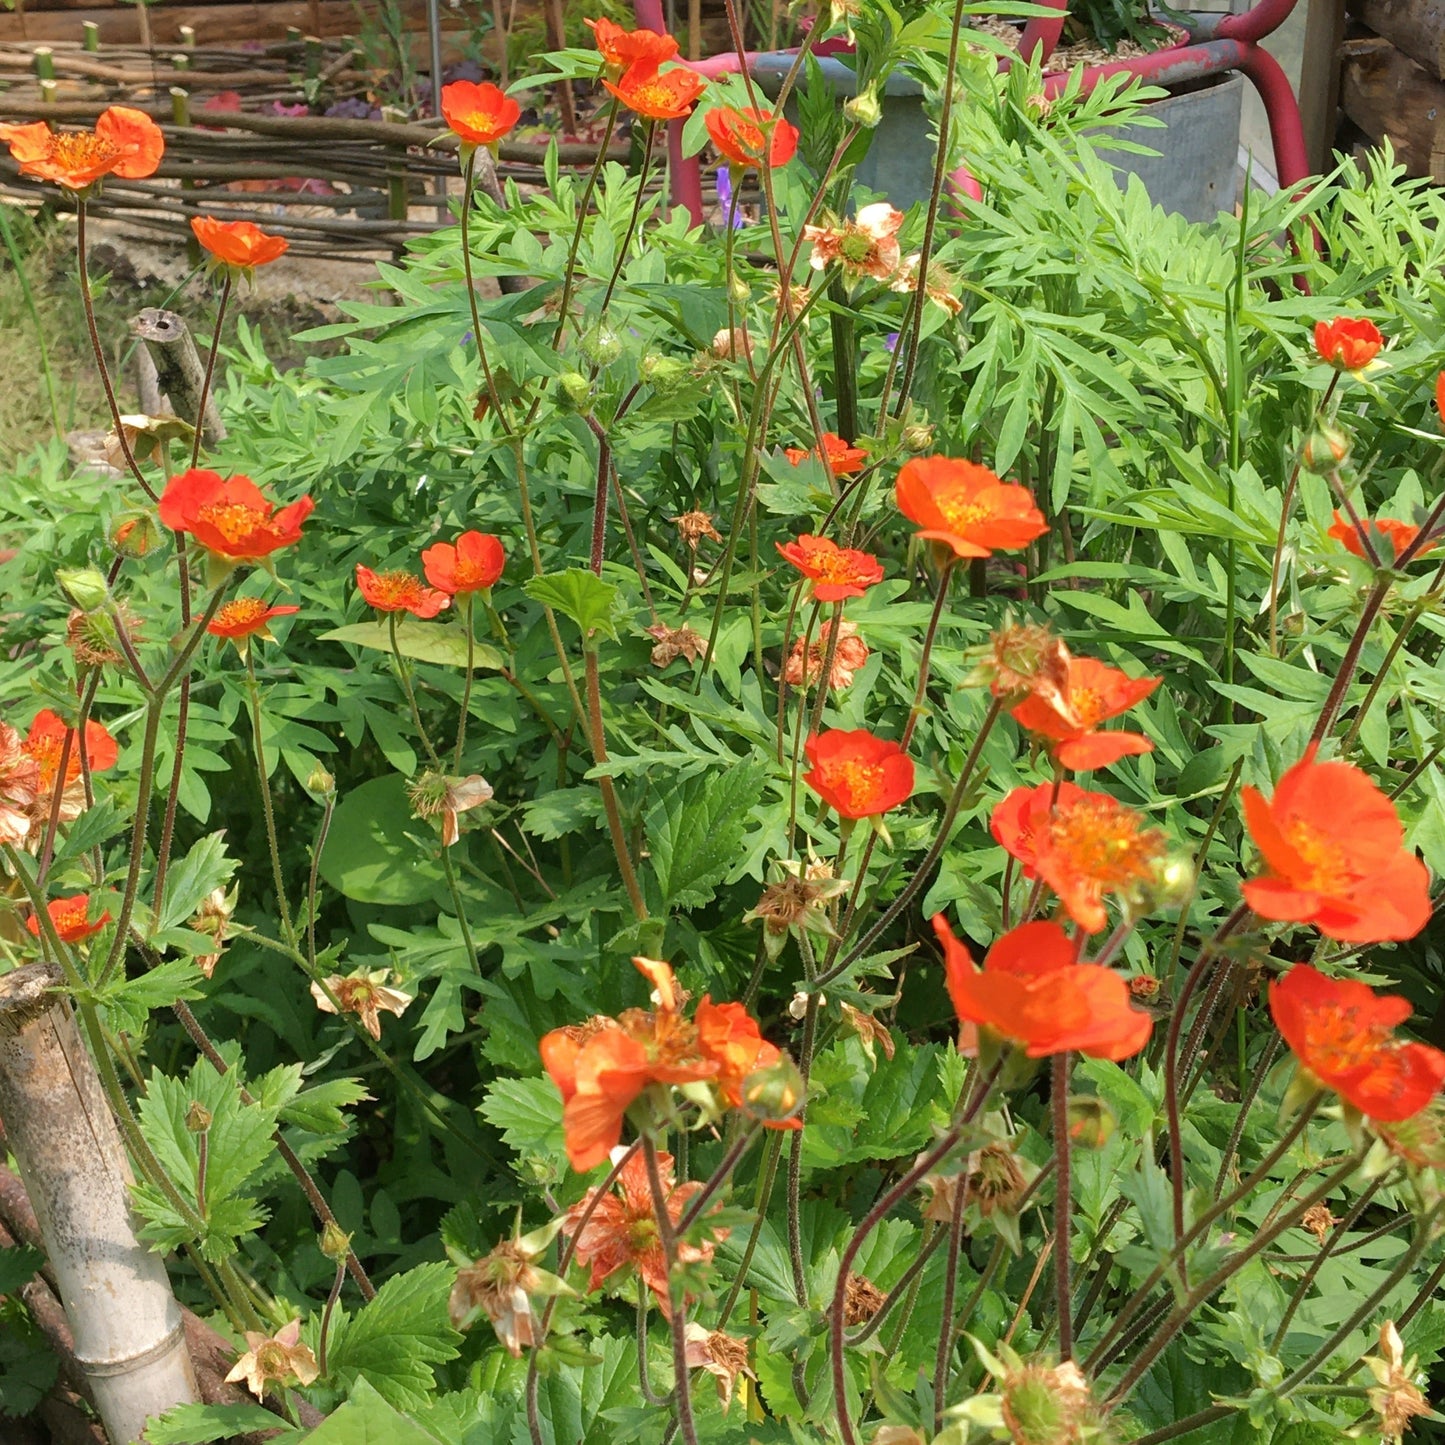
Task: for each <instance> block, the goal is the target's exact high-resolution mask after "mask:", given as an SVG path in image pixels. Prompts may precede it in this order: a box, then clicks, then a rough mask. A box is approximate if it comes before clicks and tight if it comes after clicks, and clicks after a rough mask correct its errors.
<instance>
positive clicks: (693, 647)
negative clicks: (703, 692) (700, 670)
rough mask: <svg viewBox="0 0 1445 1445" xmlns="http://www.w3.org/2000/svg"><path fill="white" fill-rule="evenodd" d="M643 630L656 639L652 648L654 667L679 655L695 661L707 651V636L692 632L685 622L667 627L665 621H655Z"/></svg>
mask: <svg viewBox="0 0 1445 1445" xmlns="http://www.w3.org/2000/svg"><path fill="white" fill-rule="evenodd" d="M643 631H644V632H646V633H647V635H648V636H649V637H653V638H656V639H657V645H656V646H655V647H654V648H653V649H652V665H653V666H654V667H666V666H667V665H668V663H670V662H674V661H676V659H677V658H679V657H685V658H686V659H687V660H688V661H689V662H696V661H697V660H698V658H700V657H702V656H704V655H705V654H706V652H707V638H705V637H704V636H703V635H702V634H701V633H699V632H694V631H693V630H692V628H691V627H689V626H688V625H687V624H686V623H684V624H683V625H682V626H681V627H668V626H667V625H666V624H665V623H662V622H655V623H653V625H652V626H651V627H645V628H643Z"/></svg>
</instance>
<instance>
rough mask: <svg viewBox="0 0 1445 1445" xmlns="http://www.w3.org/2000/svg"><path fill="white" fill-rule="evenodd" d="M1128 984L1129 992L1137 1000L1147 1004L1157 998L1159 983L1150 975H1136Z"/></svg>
mask: <svg viewBox="0 0 1445 1445" xmlns="http://www.w3.org/2000/svg"><path fill="white" fill-rule="evenodd" d="M1128 983H1129V992H1130V993H1131V994H1132V995H1133V996H1134V997H1135V998H1137V999H1140V1000H1143V1001H1145V1002H1147V1001H1148V1000H1149V999H1151V998H1157V997H1158V996H1159V989H1160V983H1159V980H1158V979H1157V978H1155V977H1154V975H1153V974H1152V973H1136V974H1134V975H1133V976H1132V977H1131V978H1130V979H1129V980H1128Z"/></svg>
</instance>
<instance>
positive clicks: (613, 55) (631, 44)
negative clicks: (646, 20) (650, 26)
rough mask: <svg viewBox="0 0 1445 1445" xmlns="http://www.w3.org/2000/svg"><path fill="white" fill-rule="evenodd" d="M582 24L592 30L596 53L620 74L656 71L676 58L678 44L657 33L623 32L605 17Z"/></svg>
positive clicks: (651, 31)
mask: <svg viewBox="0 0 1445 1445" xmlns="http://www.w3.org/2000/svg"><path fill="white" fill-rule="evenodd" d="M582 23H583V24H584V25H586V26H588V27H589V28H590V29H591V31H592V38H593V40H594V41H595V42H596V44H597V53H598V54H599V55H601V57H602V59H603V60H604V61H605V62H606V63H607V65H608V66H610V67H611V68H612V69H614V70H616V71H618V72H619V73H620V72H621V71H624V70H626V69H627V67H628V66H629V65H651V66H652V67H653V68H654V69H655V68H656V67H657V66H659V65H661V64H662V63H663V62H664V61H667V60H671V59H672V57H673V56H674V55H676V54H677V41H676V40H674V39H673V38H672V36H670V35H660V34H659V33H658V32H657V31H656V30H624V29H623V28H622V26H620V25H619V24H617V22H616V21H614V20H608V19H607V18H606V17H605V16H603V17H601V18H599V19H597V20H584V21H583V22H582Z"/></svg>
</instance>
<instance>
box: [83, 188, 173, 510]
mask: <svg viewBox="0 0 1445 1445" xmlns="http://www.w3.org/2000/svg"><path fill="white" fill-rule="evenodd" d="M85 216H86V209H85V197H84V196H81V195H78V196H76V198H75V250H76V256H77V258H78V261H79V271H80V299H81V303H82V304H83V305H84V307H85V326H86V330H87V331H89V333H90V349H91V351H92V352H94V354H95V365H96V369H97V370H98V371H99V372H100V384H101V386H102V387H103V388H104V389H105V400H106V403H107V405H109V407H110V420H111V424H112V425H113V426H114V427H115V435H116V440H117V441H118V442H119V444H120V452H121V455H122V456H123V457H124V458H125V464H126V467H127V468H128V470H129V471H130V474H131V476H133V477H134V478H135V479H136V481H137V482H139V483H140V487H141V490H142V491H143V492H144V493H145V494H146V496H148V497H149V498H150V499H151V501H153V502H156V501H159V500H160V498H159V497H158V496H157V495H156V492H155V488H153V487H152V486H151V484H150V483H149V482H148V481H146V479H145V475H144V473H142V471H141V469H140V464H139V463H138V462H137V461H136V459H135V453H134V452H133V451H132V450H131V445H130V441H129V440H128V439H127V437H126V434H125V427H124V426H122V425H121V420H120V404H119V402H117V401H116V399H115V387H114V386H113V385H112V384H111V380H110V368H109V367H108V366H107V365H106V364H105V350H104V348H103V347H102V346H101V344H100V331H99V328H97V326H96V324H95V300H94V298H93V297H92V296H91V294H90V268H89V264H88V261H87V257H86V241H85Z"/></svg>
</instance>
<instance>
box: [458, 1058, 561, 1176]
mask: <svg viewBox="0 0 1445 1445" xmlns="http://www.w3.org/2000/svg"><path fill="white" fill-rule="evenodd" d="M477 1112H478V1113H479V1114H480V1115H481V1116H482V1118H484V1119H485V1120H486V1121H487V1122H488V1123H489V1124H491V1125H492V1126H493V1127H494V1128H497V1129H500V1130H501V1131H502V1139H503V1142H504V1143H506V1144H507V1146H508V1147H509V1148H511V1149H514V1150H516V1151H517V1152H518V1153H522V1152H530V1153H535V1154H549V1155H551V1156H553V1157H554V1158H558V1159H560V1158H561V1157H562V1154H563V1152H564V1150H563V1143H562V1096H561V1094H559V1093H558V1092H557V1086H556V1085H555V1084H554V1083H553V1082H552V1081H551V1079H505V1078H504V1079H498V1080H497V1082H496V1083H495V1084H493V1085H492V1087H491V1088H490V1089H488V1090H487V1092H486V1096H485V1097H484V1098H483V1099H482V1102H481V1103H480V1104H479V1105H478V1106H477Z"/></svg>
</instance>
